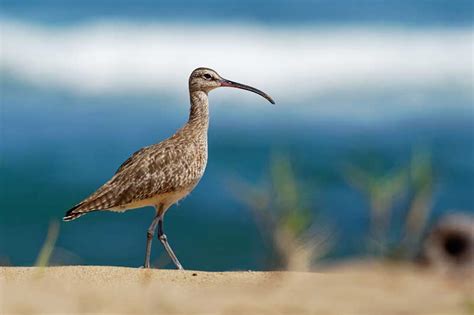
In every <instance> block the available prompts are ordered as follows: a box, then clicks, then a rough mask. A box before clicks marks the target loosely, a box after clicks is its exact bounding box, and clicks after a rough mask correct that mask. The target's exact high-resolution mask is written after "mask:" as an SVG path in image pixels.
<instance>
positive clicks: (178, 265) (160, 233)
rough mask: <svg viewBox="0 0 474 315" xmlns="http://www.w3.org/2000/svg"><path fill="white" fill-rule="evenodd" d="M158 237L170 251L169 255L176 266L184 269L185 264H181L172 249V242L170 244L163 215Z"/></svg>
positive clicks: (159, 224) (159, 223)
mask: <svg viewBox="0 0 474 315" xmlns="http://www.w3.org/2000/svg"><path fill="white" fill-rule="evenodd" d="M158 239H159V240H160V242H161V244H163V247H164V248H165V249H166V251H167V252H168V255H169V256H170V258H171V260H172V261H173V263H174V265H175V266H176V268H178V269H179V270H184V269H183V266H182V265H181V263H180V262H179V260H178V258H177V257H176V255H175V254H174V252H173V250H172V249H171V246H170V244H168V238H167V237H166V234H165V233H164V231H163V217H161V218H160V220H159V221H158Z"/></svg>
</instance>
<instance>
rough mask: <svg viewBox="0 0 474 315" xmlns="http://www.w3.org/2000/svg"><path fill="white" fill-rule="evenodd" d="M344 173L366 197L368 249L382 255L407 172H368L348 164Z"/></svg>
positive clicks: (404, 186) (386, 244) (386, 246)
mask: <svg viewBox="0 0 474 315" xmlns="http://www.w3.org/2000/svg"><path fill="white" fill-rule="evenodd" d="M346 174H347V179H348V181H349V183H350V184H351V185H352V186H354V187H355V188H356V189H358V190H360V191H361V192H362V193H363V194H364V195H365V196H366V198H367V199H368V200H369V204H370V232H369V252H371V253H374V254H378V255H385V254H386V251H387V248H388V243H387V242H388V240H387V233H388V229H389V226H390V221H391V214H392V208H393V204H394V202H395V200H397V199H398V198H400V196H401V195H402V193H403V192H404V190H405V188H406V182H407V172H406V170H404V169H401V170H395V171H391V172H389V173H387V174H383V175H375V174H373V173H371V172H370V171H367V170H364V169H361V168H357V167H354V166H351V167H349V168H348V169H347V172H346Z"/></svg>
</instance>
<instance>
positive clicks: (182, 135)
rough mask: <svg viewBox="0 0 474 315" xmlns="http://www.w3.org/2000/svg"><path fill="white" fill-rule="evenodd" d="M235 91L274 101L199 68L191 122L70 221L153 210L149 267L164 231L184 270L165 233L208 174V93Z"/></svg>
mask: <svg viewBox="0 0 474 315" xmlns="http://www.w3.org/2000/svg"><path fill="white" fill-rule="evenodd" d="M222 86H226V87H233V88H239V89H244V90H248V91H251V92H254V93H257V94H259V95H261V96H263V97H264V98H266V99H267V100H268V101H270V103H272V104H275V102H274V101H273V100H272V98H271V97H270V96H268V95H267V94H265V93H264V92H262V91H260V90H258V89H256V88H253V87H251V86H248V85H244V84H241V83H237V82H233V81H230V80H226V79H224V78H222V77H221V76H220V75H219V74H217V72H216V71H214V70H212V69H209V68H197V69H195V70H194V71H193V72H192V73H191V76H190V77H189V94H190V98H191V109H190V113H189V119H188V122H187V123H186V124H185V125H184V126H183V127H182V128H181V129H179V130H178V131H177V132H176V133H175V134H174V135H173V136H171V137H170V138H168V139H166V140H164V141H162V142H160V143H157V144H153V145H150V146H148V147H144V148H142V149H140V150H138V151H137V152H135V153H134V154H133V155H132V156H131V157H130V158H128V159H127V160H126V161H125V162H124V163H123V164H122V165H121V166H120V167H119V169H118V170H117V172H116V173H115V175H114V176H113V177H112V178H111V179H110V180H109V181H108V182H106V183H105V184H104V185H103V186H101V187H100V188H99V189H97V191H96V192H94V193H93V194H92V195H90V196H89V197H87V198H86V199H84V200H83V201H81V202H80V203H78V204H77V205H75V206H74V207H73V208H72V209H70V210H69V211H68V212H67V213H66V215H65V216H64V218H63V220H64V221H71V220H74V219H77V218H78V217H80V216H82V215H84V214H87V213H89V212H92V211H102V210H108V211H118V212H122V211H126V210H130V209H135V208H141V207H146V206H153V207H154V208H155V216H154V218H153V221H152V223H151V225H150V227H149V228H148V231H147V234H146V240H147V241H146V252H145V264H144V267H145V268H150V254H151V244H152V240H153V236H154V234H155V230H156V228H157V227H158V239H159V240H160V241H161V243H162V245H163V246H164V248H165V250H166V251H167V252H168V255H169V256H170V258H171V260H172V261H173V263H174V264H175V266H176V267H177V268H178V269H183V267H182V265H181V263H180V262H179V260H178V258H177V257H176V255H175V254H174V252H173V250H172V249H171V246H170V245H169V243H168V239H167V237H166V235H165V233H164V231H163V218H164V215H165V213H166V211H167V210H168V209H169V207H171V206H172V205H173V204H175V203H176V202H178V201H179V200H181V199H182V198H184V197H185V196H186V195H188V194H189V193H190V192H191V191H192V190H193V189H194V187H196V185H197V183H198V182H199V180H200V179H201V177H202V176H203V174H204V170H205V168H206V164H207V130H208V126H209V103H208V93H209V92H210V91H211V90H213V89H216V88H218V87H222Z"/></svg>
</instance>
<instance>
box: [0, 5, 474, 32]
mask: <svg viewBox="0 0 474 315" xmlns="http://www.w3.org/2000/svg"><path fill="white" fill-rule="evenodd" d="M1 8H2V13H3V15H6V16H14V17H18V18H22V19H27V20H36V21H42V22H46V23H51V24H65V23H66V24H67V23H71V22H79V21H84V20H89V19H108V18H112V19H117V18H125V19H128V20H139V21H143V20H153V21H178V22H185V23H186V22H200V23H203V22H204V23H214V22H232V21H237V22H247V23H255V22H257V23H264V24H272V25H285V24H287V25H289V24H295V23H297V24H301V23H302V24H314V23H324V24H327V23H331V24H354V23H356V24H357V23H363V24H369V23H370V24H373V23H377V24H403V25H410V26H427V25H438V26H453V25H472V22H473V15H472V12H473V3H472V1H469V0H458V1H449V0H429V1H428V0H422V1H410V0H390V1H378V0H345V1H331V0H313V1H311V0H303V1H285V0H277V1H252V0H241V1H215V0H211V1H199V2H196V1H183V0H180V1H143V0H142V1H133V2H131V1H113V2H110V1H81V2H73V3H71V2H70V1H57V0H47V1H28V2H26V1H2V4H1Z"/></svg>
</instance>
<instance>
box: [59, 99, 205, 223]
mask: <svg viewBox="0 0 474 315" xmlns="http://www.w3.org/2000/svg"><path fill="white" fill-rule="evenodd" d="M191 104H192V105H191V110H190V115H189V120H188V122H187V123H186V125H184V126H183V127H182V128H181V129H180V130H178V131H177V132H176V133H175V134H174V135H173V136H172V137H170V138H168V139H166V140H165V141H163V142H160V143H157V144H154V145H151V146H148V147H145V148H142V149H140V150H138V151H137V152H135V153H134V154H133V155H132V156H131V157H130V158H128V159H127V160H126V161H125V162H124V163H123V164H122V165H121V166H120V168H119V169H118V170H117V172H116V173H115V175H114V176H113V177H112V178H111V179H110V180H109V181H108V182H107V183H105V184H104V185H103V186H102V187H100V188H99V189H98V190H97V191H96V192H94V193H93V194H92V195H91V196H89V197H87V198H86V199H84V200H83V201H82V202H80V203H79V204H77V205H76V206H75V207H74V208H72V209H71V210H70V211H69V212H68V213H67V214H66V216H65V217H64V220H66V221H67V220H72V219H76V218H77V217H79V216H81V215H83V214H86V213H88V212H91V211H96V210H112V211H114V210H115V211H121V210H126V209H127V206H128V205H130V204H132V203H133V202H137V201H145V200H150V202H151V204H150V205H154V204H153V203H152V202H153V200H152V199H153V197H155V196H158V195H161V194H165V193H172V192H176V191H183V190H187V191H188V193H189V192H190V191H191V190H192V188H194V187H195V186H196V184H197V183H198V182H199V180H200V179H201V177H202V175H203V174H204V170H205V168H206V163H207V129H208V124H209V122H208V121H209V109H208V99H207V94H206V93H205V92H202V91H193V92H192V93H191ZM169 206H170V205H166V207H169Z"/></svg>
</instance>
